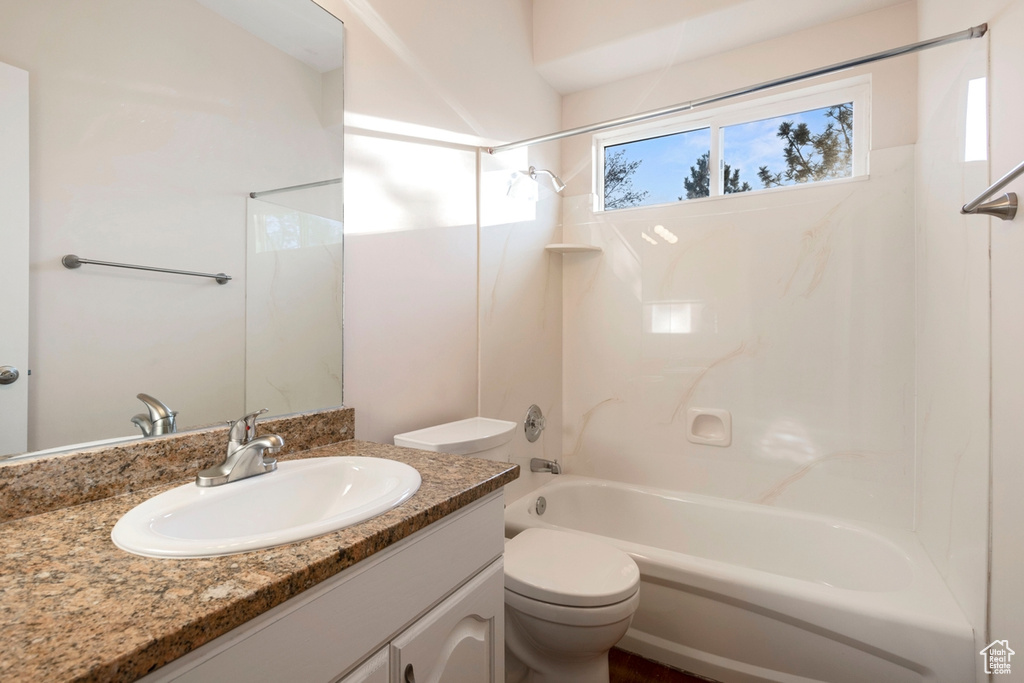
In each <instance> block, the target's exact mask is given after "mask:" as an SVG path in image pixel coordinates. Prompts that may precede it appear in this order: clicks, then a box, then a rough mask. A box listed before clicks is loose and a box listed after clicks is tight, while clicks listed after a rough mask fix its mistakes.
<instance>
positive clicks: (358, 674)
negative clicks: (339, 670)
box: [337, 646, 388, 683]
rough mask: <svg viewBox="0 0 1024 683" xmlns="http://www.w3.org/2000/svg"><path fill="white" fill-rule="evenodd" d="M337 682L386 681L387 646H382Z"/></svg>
mask: <svg viewBox="0 0 1024 683" xmlns="http://www.w3.org/2000/svg"><path fill="white" fill-rule="evenodd" d="M337 683H388V648H387V647H386V646H385V647H382V648H381V649H379V650H377V653H376V654H374V655H373V656H372V657H370V658H369V659H367V660H366V661H365V662H363V663H362V665H361V666H359V667H358V668H357V669H356V670H355V671H353V672H352V673H350V674H349V675H348V676H345V677H344V678H342V679H341V680H339V681H338V682H337Z"/></svg>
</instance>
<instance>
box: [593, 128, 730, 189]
mask: <svg viewBox="0 0 1024 683" xmlns="http://www.w3.org/2000/svg"><path fill="white" fill-rule="evenodd" d="M710 150H711V129H710V128H701V129H699V130H690V131H686V132H685V133H675V134H673V135H662V136H660V137H656V138H648V139H646V140H637V141H635V142H626V143H623V144H621V145H611V146H608V147H605V148H604V208H605V209H623V208H626V207H630V206H648V205H650V204H667V203H669V202H677V201H681V200H684V199H688V198H693V197H706V196H708V178H709V176H708V171H707V169H708V155H709V154H710Z"/></svg>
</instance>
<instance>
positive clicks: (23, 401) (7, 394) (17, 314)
mask: <svg viewBox="0 0 1024 683" xmlns="http://www.w3.org/2000/svg"><path fill="white" fill-rule="evenodd" d="M0 179H2V180H0V257H2V259H3V261H2V262H0V321H2V322H0V368H16V369H17V372H18V374H19V375H20V376H19V377H18V379H17V380H15V381H14V382H13V383H11V384H0V455H6V454H9V453H24V452H25V451H26V450H28V72H27V71H23V70H22V69H19V68H17V67H13V66H9V65H7V64H3V63H0ZM10 373H11V374H10V375H8V377H12V376H13V370H11V371H10Z"/></svg>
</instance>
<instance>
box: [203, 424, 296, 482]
mask: <svg viewBox="0 0 1024 683" xmlns="http://www.w3.org/2000/svg"><path fill="white" fill-rule="evenodd" d="M265 412H267V409H266V408H264V409H263V410H257V411H256V412H255V413H249V414H248V415H246V416H245V417H243V418H241V419H239V420H236V421H234V422H232V423H231V428H230V429H229V430H228V455H227V458H226V459H225V460H224V462H222V463H221V464H219V465H217V466H215V467H210V468H207V469H205V470H200V472H199V474H197V475H196V486H220V485H221V484H228V483H230V482H233V481H238V480H239V479H247V478H248V477H255V476H256V475H258V474H266V473H267V472H273V471H274V470H276V469H277V460H275V459H273V458H268V457H267V454H268V453H277V452H278V451H279V450H281V449H282V448H283V447H284V439H282V438H281V437H280V436H278V435H277V434H267V435H266V436H260V437H257V436H256V419H257V418H258V417H259V416H260V415H262V414H263V413H265Z"/></svg>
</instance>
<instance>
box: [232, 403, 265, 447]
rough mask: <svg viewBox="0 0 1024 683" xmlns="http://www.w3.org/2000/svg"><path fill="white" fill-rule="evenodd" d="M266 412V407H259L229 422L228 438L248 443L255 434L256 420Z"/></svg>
mask: <svg viewBox="0 0 1024 683" xmlns="http://www.w3.org/2000/svg"><path fill="white" fill-rule="evenodd" d="M265 412H267V409H266V408H260V409H259V410H257V411H256V412H253V413H249V414H248V415H246V416H245V417H241V418H239V419H237V420H235V421H234V422H232V423H231V431H230V432H228V439H230V440H231V441H237V442H238V443H249V442H250V441H252V439H253V437H255V436H256V420H257V419H258V418H259V416H260V415H262V414H263V413H265Z"/></svg>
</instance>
